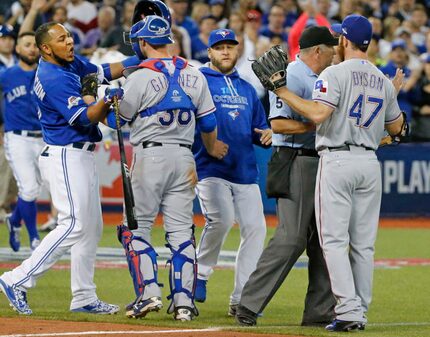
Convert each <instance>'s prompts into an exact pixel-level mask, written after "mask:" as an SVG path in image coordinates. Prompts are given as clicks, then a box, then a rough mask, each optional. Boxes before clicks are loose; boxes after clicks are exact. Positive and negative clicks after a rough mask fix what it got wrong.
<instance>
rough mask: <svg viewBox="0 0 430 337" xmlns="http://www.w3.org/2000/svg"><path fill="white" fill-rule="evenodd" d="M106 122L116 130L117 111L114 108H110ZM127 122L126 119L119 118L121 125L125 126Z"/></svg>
mask: <svg viewBox="0 0 430 337" xmlns="http://www.w3.org/2000/svg"><path fill="white" fill-rule="evenodd" d="M106 122H107V125H108V126H109V127H110V128H111V129H115V130H116V116H115V111H113V110H112V109H111V110H109V112H108V114H107V116H106ZM125 123H127V121H126V120H124V119H122V118H121V117H120V118H119V124H120V125H121V126H123V125H124V124H125Z"/></svg>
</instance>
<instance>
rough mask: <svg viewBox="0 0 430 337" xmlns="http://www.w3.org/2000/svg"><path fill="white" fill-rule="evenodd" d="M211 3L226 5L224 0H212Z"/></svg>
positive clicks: (211, 4) (213, 4) (212, 4)
mask: <svg viewBox="0 0 430 337" xmlns="http://www.w3.org/2000/svg"><path fill="white" fill-rule="evenodd" d="M209 5H210V6H215V5H224V0H210V1H209Z"/></svg>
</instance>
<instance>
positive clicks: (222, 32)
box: [217, 30, 230, 39]
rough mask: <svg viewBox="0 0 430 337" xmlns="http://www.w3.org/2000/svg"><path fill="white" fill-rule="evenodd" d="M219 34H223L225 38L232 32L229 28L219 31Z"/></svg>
mask: <svg viewBox="0 0 430 337" xmlns="http://www.w3.org/2000/svg"><path fill="white" fill-rule="evenodd" d="M217 34H219V35H221V36H222V38H223V39H225V37H226V36H227V35H229V34H230V32H229V31H228V30H221V31H219V32H217Z"/></svg>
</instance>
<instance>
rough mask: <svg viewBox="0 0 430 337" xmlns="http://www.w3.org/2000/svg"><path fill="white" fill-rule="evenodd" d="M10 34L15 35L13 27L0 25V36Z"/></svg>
mask: <svg viewBox="0 0 430 337" xmlns="http://www.w3.org/2000/svg"><path fill="white" fill-rule="evenodd" d="M4 36H11V37H15V34H14V32H13V27H12V26H10V25H0V37H4Z"/></svg>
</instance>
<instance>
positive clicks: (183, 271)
mask: <svg viewBox="0 0 430 337" xmlns="http://www.w3.org/2000/svg"><path fill="white" fill-rule="evenodd" d="M166 246H167V247H169V248H170V250H171V251H172V258H171V259H170V260H169V261H168V263H170V271H169V283H170V295H169V296H167V299H169V300H170V299H171V300H172V303H171V305H170V307H169V310H168V311H171V310H173V309H174V305H173V300H174V296H175V294H178V293H183V294H185V295H186V296H187V297H189V298H190V300H191V302H192V303H193V305H194V288H195V283H196V277H197V259H196V249H195V244H194V241H193V240H188V241H186V242H183V243H182V244H180V245H179V248H178V249H177V250H174V249H173V248H172V247H171V246H170V245H169V244H167V245H166Z"/></svg>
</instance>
